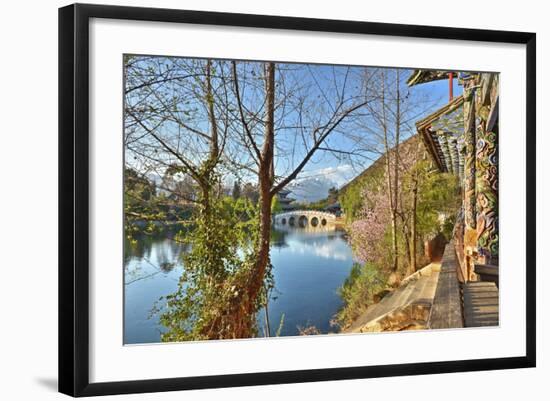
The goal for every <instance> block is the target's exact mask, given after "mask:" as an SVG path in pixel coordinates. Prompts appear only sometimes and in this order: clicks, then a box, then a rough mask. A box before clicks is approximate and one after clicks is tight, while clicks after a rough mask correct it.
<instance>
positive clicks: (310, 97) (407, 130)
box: [126, 56, 462, 201]
mask: <svg viewBox="0 0 550 401" xmlns="http://www.w3.org/2000/svg"><path fill="white" fill-rule="evenodd" d="M180 62H181V63H182V65H183V66H184V67H183V68H186V67H185V65H186V63H189V65H194V66H195V67H194V68H196V65H197V64H196V63H199V64H200V63H204V62H205V60H199V59H177V58H167V57H154V56H153V57H144V58H143V60H141V61H139V62H138V63H137V64H138V68H140V69H141V68H143V70H144V71H145V70H146V68H149V67H150V68H153V69H155V68H157V69H158V70H157V71H165V69H166V68H167V66H170V65H175V64H172V63H180ZM148 63H149V64H148ZM218 63H219V66H220V68H222V69H223V68H227V67H228V66H229V64H228V63H227V62H226V61H218ZM224 63H225V64H224ZM223 65H225V67H223ZM237 65H238V68H241V70H240V72H239V74H240V76H241V77H244V76H245V75H246V74H248V80H249V81H250V82H251V83H252V86H250V89H246V88H245V89H241V90H242V95H241V96H242V98H243V99H242V100H243V103H244V104H245V105H246V106H247V107H248V108H249V110H251V111H254V110H262V108H263V103H262V98H263V96H264V89H263V83H262V80H261V75H262V70H261V69H262V68H263V63H259V62H239V63H238V64H237ZM148 66H149V67H148ZM375 70H380V68H370V69H369V68H365V67H355V66H354V67H347V66H328V65H307V64H284V63H280V64H278V65H277V73H276V84H277V85H280V86H278V88H279V89H278V91H280V93H279V92H277V94H278V95H280V96H279V99H280V98H283V96H288V93H292V92H293V91H295V92H296V93H297V95H296V97H295V98H293V97H292V96H293V95H290V101H288V102H285V104H287V103H288V104H290V106H288V108H290V109H291V111H290V112H287V111H286V109H284V110H283V109H280V110H278V111H277V112H276V118H275V119H276V130H277V131H276V151H275V153H276V165H275V173H276V175H277V176H278V177H285V176H287V175H288V174H289V173H290V172H291V171H293V170H294V168H295V167H296V166H297V165H298V163H300V162H301V161H302V160H303V157H304V155H305V153H306V152H307V150H308V149H309V147H310V146H311V141H312V137H311V132H312V131H314V128H315V127H318V126H319V125H321V126H322V125H323V124H324V123H326V122H327V120H328V118H329V116H330V115H331V112H332V107H333V106H334V105H335V104H336V103H337V101H338V99H339V96H340V95H341V92H340V91H339V90H340V89H341V88H342V87H345V88H346V90H345V94H346V95H345V97H350V99H349V102H348V103H346V107H349V105H350V104H353V103H354V102H355V103H357V102H358V101H359V100H357V99H361V96H362V99H364V98H365V97H364V88H365V87H368V85H365V84H364V74H365V73H366V71H375ZM385 71H386V79H388V87H389V85H391V80H392V79H394V78H395V76H396V75H397V72H396V71H397V70H396V69H392V68H387V69H385ZM411 72H412V70H410V69H399V74H400V81H401V83H402V85H401V88H402V90H401V96H402V99H403V97H406V98H407V101H403V104H404V105H405V104H406V105H408V106H407V107H411V108H412V109H411V111H410V113H408V114H406V117H407V119H408V120H410V123H409V124H408V125H407V126H404V127H402V128H401V133H400V139H401V141H403V140H405V139H407V138H408V137H410V136H411V135H412V134H414V133H415V127H414V122H415V121H418V120H419V119H421V118H423V117H424V116H426V115H427V114H429V113H431V112H433V111H435V110H437V109H439V108H440V107H442V106H444V105H445V104H446V103H447V102H448V97H449V94H448V81H447V80H439V81H434V82H430V83H426V84H421V85H416V86H413V87H407V86H406V85H405V81H406V80H407V78H408V77H409V76H410V74H411ZM392 77H393V78H392ZM258 79H259V81H258ZM254 80H256V84H257V85H256V86H254V85H255V84H254ZM394 82H395V81H394ZM138 83H139V82H138ZM241 83H242V84H243V86H244V85H245V84H244V81H241ZM130 86H131V85H130ZM243 86H241V88H242V87H243ZM181 88H182V86H180V87H179V88H178V89H170V88H168V89H165V90H167V92H164V93H167V94H170V93H176V92H170V91H171V90H176V91H180V93H179V96H180V97H179V100H178V101H177V103H175V104H177V105H178V106H179V107H178V108H182V109H184V108H187V110H190V109H193V110H194V111H192V112H191V114H189V113H185V115H184V116H183V118H184V119H186V121H192V124H195V125H194V126H195V128H198V129H199V130H202V131H203V132H207V131H208V118H207V117H206V115H205V114H204V111H199V112H198V113H197V112H196V110H203V109H204V107H203V106H204V104H203V100H202V99H201V100H199V101H198V102H197V101H196V100H195V101H194V102H195V103H193V100H192V96H193V93H192V92H189V93H190V96H191V98H190V97H189V96H187V94H186V93H182V92H181ZM373 93H374V94H375V96H378V95H377V93H378V92H376V90H374V89H373V92H371V97H372V94H373ZM461 94H462V87H461V86H459V85H458V83H457V79H454V95H455V96H458V95H461ZM300 96H301V97H300ZM351 97H354V98H353V99H351ZM409 97H410V98H409ZM277 98H278V97H277V96H276V102H277ZM167 99H168V101H171V100H170V98H167ZM189 99H191V100H190V102H191V104H188V103H189ZM302 100H303V103H302V109H301V112H298V111H297V110H296V109H293V108H292V106H296V105H297V104H299V103H300V101H302ZM134 101H139V98H134V97H132V96H130V97H128V98H127V102H129V103H133V102H134ZM418 104H421V105H422V106H417V105H418ZM404 107H405V106H404ZM258 108H259V109H258ZM361 110H365V111H361V112H362V113H365V116H364V117H361V119H355V120H354V119H346V120H345V121H344V122H343V123H342V124H341V125H339V126H338V129H337V130H335V131H334V132H332V133H331V134H330V136H329V137H328V138H327V140H326V141H325V142H324V143H323V146H324V147H329V148H331V149H337V150H338V151H340V152H327V151H323V150H318V151H317V152H316V153H315V155H314V156H313V157H312V158H311V159H310V160H309V162H308V163H307V165H306V166H305V167H304V168H303V170H302V171H301V172H300V174H299V175H298V177H297V178H296V179H295V180H294V181H293V182H291V183H290V184H289V185H288V187H287V189H290V190H292V191H293V195H292V196H294V197H295V198H297V199H298V200H300V201H315V200H318V199H322V198H324V197H326V195H327V192H328V189H329V188H331V187H337V188H339V187H341V186H343V185H344V184H346V183H347V182H348V181H350V180H351V179H352V178H354V177H355V176H357V175H358V174H360V173H361V172H362V171H363V170H364V169H365V168H367V167H368V166H369V165H370V164H371V163H372V162H373V160H375V159H377V158H378V157H379V156H380V153H381V151H382V148H380V141H378V142H376V141H373V138H375V137H376V135H377V134H379V133H380V130H379V129H377V128H376V123H374V124H373V121H374V120H373V118H372V117H369V116H368V112H367V111H366V109H361ZM262 112H263V111H262ZM277 113H278V114H277ZM283 115H284V117H283ZM302 118H303V120H302ZM369 119H370V120H369ZM369 121H370V122H369ZM152 123H154V121H152V122H151V124H152ZM281 124H284V127H283V126H281ZM296 126H300V127H306V128H305V129H304V132H305V133H306V134H305V138H306V139H305V140H306V142H307V141H309V142H308V143H307V146H305V145H304V144H303V143H302V142H301V137H300V132H301V131H300V129H296ZM159 127H160V128H159V131H161V132H164V134H165V135H168V136H169V135H170V132H172V133H173V132H179V128H180V127H179V126H178V124H176V123H173V122H172V123H170V122H168V123H163V124H162V126H159ZM257 128H258V132H257V135H258V137H257V138H258V141H259V144H258V146H260V147H261V140H262V137H263V128H262V126H261V125H258V126H257ZM138 134H139V132H138ZM392 145H393V144H390V146H392ZM178 146H179V145H178ZM195 146H198V148H197V149H198V150H199V152H200V146H206V148H205V149H206V151H208V145H207V144H204V145H200V143H199V144H198V145H197V144H196V145H195ZM240 146H241V147H240V148H238V147H237V148H236V149H237V151H236V152H237V153H235V155H236V157H241V156H242V155H244V157H245V159H246V157H249V156H246V154H247V153H248V150H247V149H246V148H244V147H243V145H240ZM126 149H127V153H126V162H127V163H129V164H130V165H132V166H133V167H136V168H138V169H139V167H138V164H139V161H134V160H139V159H140V157H138V158H137V159H134V157H135V155H136V153H135V152H134V153H133V154H132V152H133V150H132V149H131V147H128V146H127V148H126ZM349 152H353V153H354V155H353V156H349V155H348V156H345V155H346V153H349ZM357 153H360V155H357ZM131 154H132V155H131ZM155 155H156V154H155ZM184 156H185V157H187V158H188V159H190V160H193V161H196V162H197V163H199V162H200V159H201V155H200V153H196V152H195V153H190V154H188V155H184ZM248 160H249V161H250V159H248ZM155 171H157V172H156V174H158V175H159V176H160V175H162V170H155ZM148 174H149V175H151V174H152V173H148ZM234 174H238V175H239V177H237V176H236V175H234ZM153 175H154V174H153ZM158 178H159V179H160V177H158ZM155 180H157V178H155ZM235 180H240V181H242V182H256V181H257V177H255V176H254V175H253V174H252V173H247V172H246V170H243V169H241V171H235V172H234V173H226V175H225V177H224V183H225V185H226V186H228V187H232V186H233V182H234V181H235Z"/></svg>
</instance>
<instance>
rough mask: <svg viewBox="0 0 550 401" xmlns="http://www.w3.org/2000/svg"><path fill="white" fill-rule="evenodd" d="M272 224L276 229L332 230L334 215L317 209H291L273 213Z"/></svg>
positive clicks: (334, 222) (333, 227)
mask: <svg viewBox="0 0 550 401" xmlns="http://www.w3.org/2000/svg"><path fill="white" fill-rule="evenodd" d="M273 226H274V228H276V229H277V230H287V229H289V230H292V229H303V230H305V231H333V230H335V229H336V215H334V214H332V213H328V212H324V211H317V210H292V211H289V212H284V213H278V214H276V215H274V216H273Z"/></svg>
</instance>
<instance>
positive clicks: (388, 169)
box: [381, 72, 398, 272]
mask: <svg viewBox="0 0 550 401" xmlns="http://www.w3.org/2000/svg"><path fill="white" fill-rule="evenodd" d="M381 101H382V123H383V127H382V128H383V131H384V149H385V151H386V176H387V184H388V198H389V201H390V212H391V231H392V271H393V272H397V269H398V260H397V214H396V208H397V198H395V197H394V189H395V188H394V183H393V182H392V176H391V154H390V153H391V152H390V151H391V149H390V145H389V142H388V120H387V117H386V74H384V72H382V96H381Z"/></svg>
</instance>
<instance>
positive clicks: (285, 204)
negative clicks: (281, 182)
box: [277, 189, 295, 212]
mask: <svg viewBox="0 0 550 401" xmlns="http://www.w3.org/2000/svg"><path fill="white" fill-rule="evenodd" d="M289 194H290V191H289V190H287V189H281V190H280V191H279V192H277V201H278V202H279V205H281V209H283V211H285V212H286V211H287V210H292V209H294V206H293V205H291V203H292V202H294V201H295V199H294V198H288V195H289Z"/></svg>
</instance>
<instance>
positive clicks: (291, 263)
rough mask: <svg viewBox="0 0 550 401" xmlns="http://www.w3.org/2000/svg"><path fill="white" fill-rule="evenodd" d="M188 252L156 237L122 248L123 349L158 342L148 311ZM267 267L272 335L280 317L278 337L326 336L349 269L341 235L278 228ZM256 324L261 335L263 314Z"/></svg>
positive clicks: (168, 289) (170, 287) (172, 283)
mask: <svg viewBox="0 0 550 401" xmlns="http://www.w3.org/2000/svg"><path fill="white" fill-rule="evenodd" d="M187 250H188V249H187V248H186V247H185V246H184V245H182V244H180V243H177V242H175V241H172V240H170V239H166V238H158V237H154V236H144V237H142V238H139V239H138V241H137V243H135V244H130V243H127V244H126V246H125V253H124V283H125V314H124V324H125V325H124V341H125V343H150V342H158V341H160V333H161V332H162V331H163V327H162V326H161V325H160V324H159V322H158V316H156V315H155V316H151V313H150V311H151V309H152V307H153V306H154V305H155V303H156V301H157V300H158V299H159V298H160V297H162V296H166V295H168V294H170V293H173V292H174V291H175V290H176V288H177V283H178V280H179V277H180V276H181V273H182V272H183V268H184V267H183V264H182V258H181V255H182V254H183V253H184V252H186V251H187ZM271 262H272V265H273V276H274V279H275V285H276V288H275V291H274V292H273V295H274V298H275V299H272V300H271V301H270V303H269V317H270V329H271V335H274V334H275V332H276V331H277V327H278V326H279V322H280V320H281V317H282V316H283V314H284V324H283V327H282V331H281V335H297V334H298V332H299V331H298V327H307V326H311V325H315V326H316V327H317V328H318V329H319V330H320V331H321V332H322V333H327V332H329V331H330V330H331V327H330V323H329V322H330V319H331V318H332V316H333V315H334V314H335V313H336V312H337V311H338V309H339V308H340V307H341V300H340V297H339V296H338V294H337V292H336V290H337V288H338V287H339V286H340V285H341V284H342V283H343V282H344V280H345V278H346V277H347V276H348V274H349V271H350V270H351V266H352V265H353V257H352V253H351V249H350V247H349V245H348V244H347V242H346V240H345V238H344V233H343V232H341V231H338V230H336V229H335V228H334V227H331V228H329V227H323V228H315V227H309V228H308V227H306V228H302V229H300V228H288V227H287V228H284V229H280V227H277V229H276V230H273V231H272V233H271ZM258 324H259V326H260V332H261V333H262V332H263V330H264V327H263V326H264V316H263V312H260V314H259V316H258Z"/></svg>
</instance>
